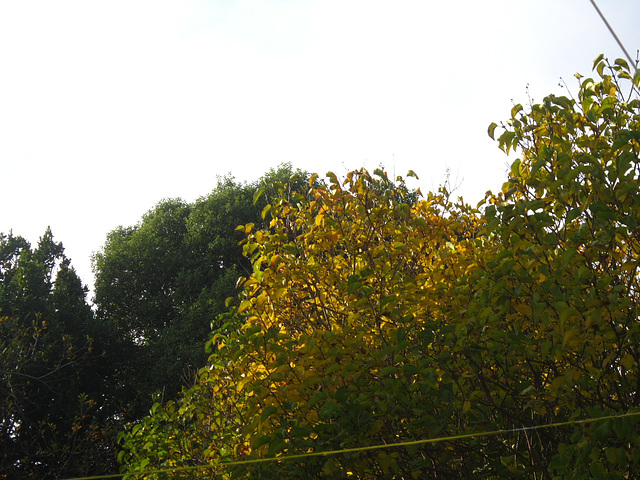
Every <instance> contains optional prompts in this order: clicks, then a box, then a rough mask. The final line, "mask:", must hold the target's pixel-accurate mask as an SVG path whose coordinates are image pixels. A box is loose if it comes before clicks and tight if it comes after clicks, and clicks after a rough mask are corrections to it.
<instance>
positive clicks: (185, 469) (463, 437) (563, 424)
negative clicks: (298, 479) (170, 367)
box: [66, 412, 640, 480]
mask: <svg viewBox="0 0 640 480" xmlns="http://www.w3.org/2000/svg"><path fill="white" fill-rule="evenodd" d="M637 416H640V412H627V413H621V414H616V415H607V416H604V417H597V418H586V419H582V420H568V421H566V422H556V423H546V424H542V425H534V426H532V427H518V428H511V429H506V430H492V431H487V432H474V433H464V434H460V435H452V436H447V437H439V438H428V439H424V440H412V441H407V442H398V443H386V444H382V445H370V446H368V447H356V448H344V449H342V450H329V451H325V452H311V453H301V454H297V455H287V456H282V457H267V458H254V459H250V460H238V461H235V462H220V463H218V464H215V465H196V466H191V467H174V468H165V469H158V470H145V471H140V472H130V473H116V474H112V475H98V476H93V477H76V478H68V479H66V480H103V479H108V478H122V477H124V476H126V475H130V476H135V477H137V476H138V475H140V476H143V475H152V474H157V473H178V472H183V473H186V472H192V471H195V470H208V469H212V468H224V467H234V466H239V465H250V464H256V463H267V462H285V461H290V460H300V459H303V458H311V457H325V456H329V455H340V454H344V453H356V452H366V451H371V450H382V449H386V448H396V447H410V446H417V445H426V444H429V443H439V442H453V441H456V440H466V439H469V438H478V437H489V436H495V435H505V434H510V433H521V432H528V431H533V430H540V429H543V428H558V427H566V426H570V425H582V424H589V423H594V422H602V421H604V420H614V419H617V418H627V417H637Z"/></svg>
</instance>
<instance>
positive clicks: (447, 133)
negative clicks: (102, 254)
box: [0, 0, 640, 285]
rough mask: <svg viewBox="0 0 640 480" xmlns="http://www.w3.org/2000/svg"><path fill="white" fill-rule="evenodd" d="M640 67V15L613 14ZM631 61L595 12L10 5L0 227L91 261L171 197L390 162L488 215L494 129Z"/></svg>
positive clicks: (1, 2)
mask: <svg viewBox="0 0 640 480" xmlns="http://www.w3.org/2000/svg"><path fill="white" fill-rule="evenodd" d="M598 3H599V6H600V8H601V10H602V11H603V13H604V14H605V15H606V16H607V18H608V20H609V22H610V24H611V25H612V27H613V28H614V29H615V30H616V32H617V34H618V36H619V37H620V39H621V40H622V42H623V43H624V44H625V46H626V48H627V50H628V51H629V52H630V53H631V55H633V56H634V57H635V54H636V50H637V49H638V48H639V47H640V28H639V25H640V2H639V1H637V0H599V2H598ZM600 53H605V54H606V55H607V56H608V57H609V58H611V59H615V58H617V57H622V56H623V53H622V52H621V51H620V49H619V47H618V46H617V44H616V43H615V41H614V40H613V38H612V37H611V35H610V33H609V32H608V30H607V29H606V26H605V25H604V24H603V23H602V21H601V19H600V17H599V16H598V15H597V13H596V11H595V10H594V8H593V6H592V5H591V3H590V1H589V0H483V1H479V0H464V1H463V0H459V1H456V0H447V1H437V2H436V1H428V0H420V1H405V0H393V1H391V0H389V1H376V0H363V1H355V0H354V1H351V0H335V1H334V0H318V1H312V0H246V1H240V0H238V1H233V0H175V1H171V0H149V1H142V0H124V1H120V0H109V1H99V0H78V1H66V0H46V1H29V0H0V232H5V233H8V232H9V231H10V230H13V233H14V234H16V235H22V236H24V237H26V238H27V239H28V240H30V241H31V242H32V243H33V244H35V243H36V242H37V240H38V238H39V236H40V235H42V233H43V232H44V230H45V229H46V227H47V226H48V225H50V226H51V228H52V231H53V234H54V237H55V238H56V240H58V241H62V242H63V244H64V246H65V248H66V253H67V255H68V256H69V257H70V258H71V260H72V264H73V265H74V266H75V267H76V270H78V272H79V274H80V276H81V278H82V279H83V281H84V282H85V283H88V284H90V285H91V284H92V283H93V276H92V273H91V269H90V256H91V253H92V252H94V251H96V250H98V249H99V248H100V247H101V246H102V245H103V243H104V240H105V236H106V234H107V232H109V231H110V230H112V229H113V228H115V227H117V226H118V225H133V224H135V223H136V222H137V221H138V220H139V219H140V218H141V216H142V214H143V213H145V212H146V211H147V210H149V209H150V208H152V207H153V206H154V205H155V204H156V203H157V202H158V201H159V200H161V199H162V198H166V197H181V198H183V199H184V200H187V201H193V200H195V199H196V198H198V197H201V196H204V195H206V194H207V193H209V192H210V191H211V190H212V189H213V188H214V187H215V184H216V176H217V175H224V174H226V173H228V172H230V173H231V174H233V175H234V176H235V177H236V178H237V179H238V180H254V179H256V178H258V177H259V176H260V175H261V174H263V173H264V172H265V171H267V170H268V169H269V168H271V167H275V166H277V165H278V164H280V163H282V162H291V163H292V164H293V165H294V167H299V168H302V169H305V170H308V171H310V172H318V173H320V174H321V175H323V174H324V173H326V172H327V171H328V170H332V171H334V172H335V173H337V174H338V175H340V174H344V173H346V172H347V171H348V170H351V169H355V168H359V167H361V166H365V167H367V168H368V169H370V170H373V169H374V168H376V167H377V166H379V165H380V164H383V165H384V166H386V168H387V170H388V171H389V172H390V173H393V172H394V170H395V173H396V174H398V175H400V174H401V175H404V174H405V173H406V172H407V170H409V169H413V170H414V171H415V172H416V173H417V174H418V175H419V176H420V182H419V184H415V183H414V184H413V186H420V187H421V188H422V190H423V191H424V190H429V189H432V188H437V186H438V185H439V184H441V183H442V181H443V180H444V178H445V171H446V170H447V169H449V170H450V171H451V176H452V178H453V179H454V180H455V179H456V178H457V180H458V181H459V182H462V183H461V187H460V188H459V190H458V193H459V194H461V195H462V196H463V197H464V199H465V200H466V201H467V202H469V203H472V204H475V203H477V202H478V201H479V200H480V199H481V198H482V196H483V194H484V192H485V191H486V190H489V189H492V190H496V189H498V188H499V187H500V185H501V184H502V182H503V181H504V180H505V178H506V174H505V170H506V164H507V161H508V159H507V157H506V156H505V155H504V154H503V153H502V152H501V151H500V150H499V149H498V147H497V144H496V143H495V142H493V141H491V140H490V139H489V138H488V136H487V133H486V132H487V126H488V125H489V123H491V122H492V121H495V122H500V121H501V120H506V119H507V118H508V117H509V110H510V108H511V106H512V104H513V102H516V103H525V102H526V101H527V91H526V87H527V84H528V85H529V90H530V94H531V96H532V97H533V99H534V101H540V100H542V98H543V97H544V96H545V95H547V94H549V93H562V92H563V91H564V90H563V89H562V88H561V87H559V86H558V83H559V79H560V77H562V78H564V79H565V81H566V82H567V84H568V85H569V86H570V87H571V88H572V89H573V91H574V92H575V90H576V88H577V87H576V80H575V78H574V77H573V74H574V73H576V72H581V73H584V74H590V73H591V66H592V62H593V59H594V58H595V57H596V56H597V55H598V54H600Z"/></svg>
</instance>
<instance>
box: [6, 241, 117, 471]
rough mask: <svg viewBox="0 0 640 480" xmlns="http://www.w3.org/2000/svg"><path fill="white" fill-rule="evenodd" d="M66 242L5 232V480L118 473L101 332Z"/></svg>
mask: <svg viewBox="0 0 640 480" xmlns="http://www.w3.org/2000/svg"><path fill="white" fill-rule="evenodd" d="M86 293H87V290H86V287H84V286H83V285H82V283H81V282H80V279H79V278H78V277H77V275H76V273H75V271H74V270H73V268H72V267H71V265H70V261H69V260H68V259H67V258H66V257H65V256H64V249H63V247H62V244H61V243H56V242H55V241H54V240H53V235H52V234H51V231H50V230H49V229H47V231H46V232H45V234H44V235H43V237H42V238H41V239H40V242H39V243H38V246H37V248H35V249H31V246H30V245H29V243H28V242H27V241H26V240H25V239H24V238H22V237H16V236H13V235H12V234H9V235H8V236H7V235H2V234H0V352H2V354H1V355H0V452H1V453H0V476H1V477H2V478H61V477H70V476H78V475H91V474H100V473H105V472H108V471H113V468H115V467H116V463H115V460H116V458H115V457H116V455H115V453H116V449H115V431H116V429H117V427H116V422H115V420H114V418H113V415H114V414H115V410H114V409H113V404H111V403H110V398H109V397H108V388H107V383H106V382H105V378H106V377H107V376H108V374H109V368H108V367H109V364H108V361H107V360H108V359H107V358H106V357H105V350H104V345H105V343H106V342H107V341H108V340H107V339H106V338H104V337H103V338H100V339H98V340H97V341H95V342H94V340H93V338H96V337H98V335H96V334H97V333H98V332H100V333H103V332H104V330H103V329H99V328H98V326H97V325H96V324H95V322H94V321H93V313H92V311H91V309H90V307H89V306H88V305H87V303H86V301H85V295H86Z"/></svg>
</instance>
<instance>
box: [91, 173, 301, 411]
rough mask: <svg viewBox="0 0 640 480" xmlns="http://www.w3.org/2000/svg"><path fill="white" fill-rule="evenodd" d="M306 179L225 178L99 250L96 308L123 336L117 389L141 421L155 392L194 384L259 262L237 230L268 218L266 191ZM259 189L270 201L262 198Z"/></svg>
mask: <svg viewBox="0 0 640 480" xmlns="http://www.w3.org/2000/svg"><path fill="white" fill-rule="evenodd" d="M307 176H308V175H307V174H306V173H305V172H301V171H295V170H294V169H293V168H292V167H291V166H290V165H281V166H280V167H279V168H277V169H274V170H271V171H269V172H266V173H265V174H264V175H263V177H262V178H260V179H259V180H257V181H256V182H253V183H249V184H247V183H238V182H236V181H235V180H234V179H233V178H232V177H224V178H219V179H218V184H217V186H216V188H215V189H213V191H212V192H211V193H210V194H209V195H207V196H205V197H202V198H200V199H198V200H197V201H195V202H193V203H187V202H184V201H183V200H181V199H165V200H162V201H161V202H159V203H158V204H157V205H156V206H155V207H154V208H153V209H151V210H150V211H149V212H147V213H146V214H145V215H144V217H143V218H142V220H141V221H140V222H139V223H138V224H137V225H134V226H129V227H122V226H121V227H118V228H116V229H114V230H113V231H112V232H110V233H109V234H108V236H107V240H106V242H105V245H104V246H103V248H102V249H101V250H100V251H99V252H98V253H96V254H95V255H94V257H93V265H94V271H95V274H96V283H95V304H96V308H97V312H96V314H97V317H98V318H99V319H100V320H101V321H103V322H104V323H106V324H111V325H114V326H115V327H116V329H117V331H118V332H119V336H120V338H121V340H122V359H123V361H122V362H121V366H120V368H119V384H118V389H119V396H120V397H121V398H123V399H127V400H126V401H127V402H128V403H129V415H130V417H131V418H132V419H133V418H137V417H139V416H141V415H144V414H146V412H147V411H148V409H149V407H150V406H151V404H152V403H153V398H152V396H153V395H154V394H156V393H158V392H162V393H163V394H164V396H165V398H167V399H168V398H173V397H174V396H175V395H177V393H178V392H179V391H180V389H181V388H182V386H183V385H191V384H192V383H193V378H194V376H195V374H196V372H197V371H198V369H199V368H201V367H202V366H203V365H204V364H205V363H206V359H207V354H206V352H205V349H204V344H205V342H206V341H207V339H208V337H209V334H210V332H211V330H212V329H216V328H217V327H218V326H219V324H218V323H217V320H216V319H217V317H218V315H220V314H221V313H223V312H224V311H225V310H226V307H225V304H224V302H225V299H226V298H227V297H229V296H232V295H235V294H236V291H235V289H236V281H237V279H238V277H239V276H240V275H241V274H246V273H247V272H249V271H250V269H251V263H250V261H249V260H248V259H247V258H246V257H245V256H244V255H243V254H242V247H241V246H239V245H238V243H239V242H240V241H241V240H242V238H243V235H242V233H240V232H238V231H236V227H237V226H238V225H241V224H245V223H249V222H254V223H259V222H261V221H262V217H261V211H262V209H263V208H264V206H265V204H266V203H265V200H264V198H268V197H271V196H273V195H275V194H278V193H279V190H280V189H282V188H283V185H285V184H288V182H289V180H290V179H291V178H292V177H293V179H294V180H295V182H297V183H295V184H296V185H302V184H303V183H306V177H307ZM296 178H297V180H296ZM256 191H261V192H262V193H263V194H264V195H263V197H264V198H263V199H259V200H258V202H256V203H255V204H254V202H253V198H254V194H255V193H256ZM283 193H284V190H283Z"/></svg>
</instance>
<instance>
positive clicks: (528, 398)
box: [121, 57, 640, 479]
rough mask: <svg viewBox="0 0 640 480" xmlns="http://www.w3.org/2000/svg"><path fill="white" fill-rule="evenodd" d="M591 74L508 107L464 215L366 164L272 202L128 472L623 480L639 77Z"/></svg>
mask: <svg viewBox="0 0 640 480" xmlns="http://www.w3.org/2000/svg"><path fill="white" fill-rule="evenodd" d="M594 69H595V71H596V72H597V73H598V75H599V77H600V78H599V80H598V81H594V80H592V79H584V78H582V77H580V87H579V91H578V95H577V99H576V100H574V99H570V98H566V97H555V96H549V97H547V98H545V100H544V101H543V103H542V104H540V105H532V106H530V108H529V109H528V110H526V111H525V109H524V108H522V107H521V106H519V105H516V106H515V107H514V109H513V110H512V118H511V120H510V121H509V122H508V123H507V124H506V125H503V128H504V132H503V133H502V134H501V135H500V137H499V144H500V146H501V148H503V149H504V150H505V151H507V152H509V151H510V150H512V149H515V148H517V149H518V150H519V151H520V158H518V159H517V160H515V162H514V163H513V166H512V169H511V174H510V176H509V179H508V181H507V182H506V183H505V184H504V186H503V189H502V192H501V193H499V194H497V195H492V194H491V195H489V196H488V197H487V199H486V202H485V204H484V205H483V207H482V209H481V210H476V209H472V208H470V207H468V206H466V205H465V204H463V203H458V204H456V203H452V202H451V201H449V199H448V197H447V195H446V192H444V191H442V192H440V193H439V194H429V195H427V197H426V198H425V199H424V200H423V201H421V202H418V203H416V204H413V205H409V204H407V203H404V202H403V201H402V192H401V191H399V190H398V189H394V188H393V187H392V188H388V187H386V186H385V188H381V186H382V185H389V184H391V183H392V182H390V181H389V179H388V178H387V177H386V175H385V174H384V172H380V171H378V172H376V175H374V176H371V175H369V174H368V173H367V172H366V171H358V172H352V173H350V174H349V175H347V177H346V179H345V181H344V183H341V182H339V181H338V180H337V178H336V177H335V175H333V174H328V175H329V182H328V183H327V184H324V183H320V184H316V185H315V187H314V188H311V190H310V191H308V192H307V193H306V194H295V193H293V194H292V195H290V196H288V197H287V198H279V199H276V200H275V201H274V202H272V207H271V209H270V215H271V222H270V225H269V228H268V229H259V228H258V229H256V228H255V226H254V225H251V224H248V225H246V226H245V228H244V231H245V234H246V235H247V240H246V243H245V245H244V248H245V252H246V253H247V254H248V255H250V256H251V259H252V265H253V271H252V273H251V275H250V276H249V277H248V278H246V279H245V280H244V282H243V291H242V294H241V296H240V298H239V300H238V303H237V305H236V306H235V307H233V308H232V309H231V311H230V312H229V314H228V315H227V316H225V317H224V318H225V320H226V321H227V324H226V327H224V328H223V329H222V330H220V331H219V332H218V334H216V335H214V336H213V337H212V339H211V341H210V342H209V348H210V351H211V355H210V357H209V364H208V365H207V367H205V368H203V369H202V370H201V371H200V374H199V377H198V382H197V384H196V385H195V386H194V387H192V388H191V389H188V390H185V391H184V392H183V394H182V396H181V398H180V399H179V400H178V401H177V402H173V401H172V402H168V403H167V404H165V405H161V404H156V405H155V406H154V408H153V410H152V415H151V416H149V417H147V418H145V419H143V421H142V422H140V423H139V424H137V425H135V426H133V427H132V429H131V430H129V431H128V432H126V433H124V434H122V435H121V438H122V442H123V446H124V450H123V452H121V459H122V460H123V461H125V463H126V464H127V471H128V472H130V473H135V472H140V471H145V470H148V469H150V468H175V467H191V469H190V470H180V471H174V472H172V473H171V475H172V476H173V477H175V476H178V475H179V474H180V473H181V472H182V474H183V475H188V476H189V477H190V478H194V477H197V475H201V476H202V478H208V477H210V476H212V475H213V474H216V475H218V476H220V477H221V478H227V477H229V478H231V477H233V478H235V477H238V478H295V477H303V476H304V477H310V478H345V477H353V478H362V479H368V478H445V479H446V478H459V477H461V476H466V477H471V478H515V477H522V478H536V479H542V478H544V479H546V478H612V479H613V478H636V477H638V476H640V440H639V439H640V435H638V433H639V428H638V421H637V417H636V416H631V415H635V412H637V408H638V403H639V401H640V399H639V397H638V395H639V393H638V392H639V389H638V382H639V380H638V379H639V374H640V372H639V366H638V361H639V359H640V336H639V334H640V330H639V327H638V312H639V300H640V297H639V290H638V267H639V265H640V260H639V255H640V243H639V242H640V237H638V234H637V227H638V224H639V222H640V200H639V199H638V195H637V190H638V183H639V180H640V159H639V155H640V133H639V132H640V114H639V110H640V101H639V99H638V84H639V83H640V76H639V75H638V74H637V73H635V74H632V72H631V70H630V69H629V67H628V66H627V65H626V63H625V62H624V61H623V60H617V61H616V62H615V64H613V65H609V64H608V63H607V62H606V61H605V60H604V59H603V58H602V57H599V58H598V59H597V60H596V62H595V64H594ZM497 128H498V126H497V125H495V124H493V125H492V126H491V127H490V135H492V136H493V135H494V134H495V131H496V129H497ZM312 180H315V181H317V180H316V179H315V177H312ZM602 417H605V418H603V419H602V420H598V418H602ZM496 431H500V432H501V433H499V434H495V433H494V434H490V435H487V434H486V433H487V432H496ZM460 435H464V437H463V438H458V439H455V438H453V437H456V436H460ZM429 439H434V440H438V439H442V440H439V441H434V442H425V443H423V444H419V445H416V444H413V445H410V446H406V447H394V448H387V449H379V450H362V451H360V452H351V453H344V454H340V455H328V456H309V457H304V455H305V454H308V453H318V452H325V451H331V450H341V449H344V448H350V447H353V448H358V447H368V446H372V445H384V444H391V443H397V442H400V441H411V440H429ZM291 455H301V457H297V458H295V459H294V460H290V461H280V462H276V461H271V462H263V463H247V464H241V465H235V466H234V467H227V468H225V466H224V465H223V463H224V462H225V461H228V460H251V459H261V458H264V457H275V458H278V457H282V458H283V459H284V458H285V457H286V456H291ZM201 465H205V466H207V467H209V468H208V469H206V470H204V469H200V470H199V469H196V468H193V467H197V466H201ZM161 477H162V475H159V474H158V475H147V478H161Z"/></svg>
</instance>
